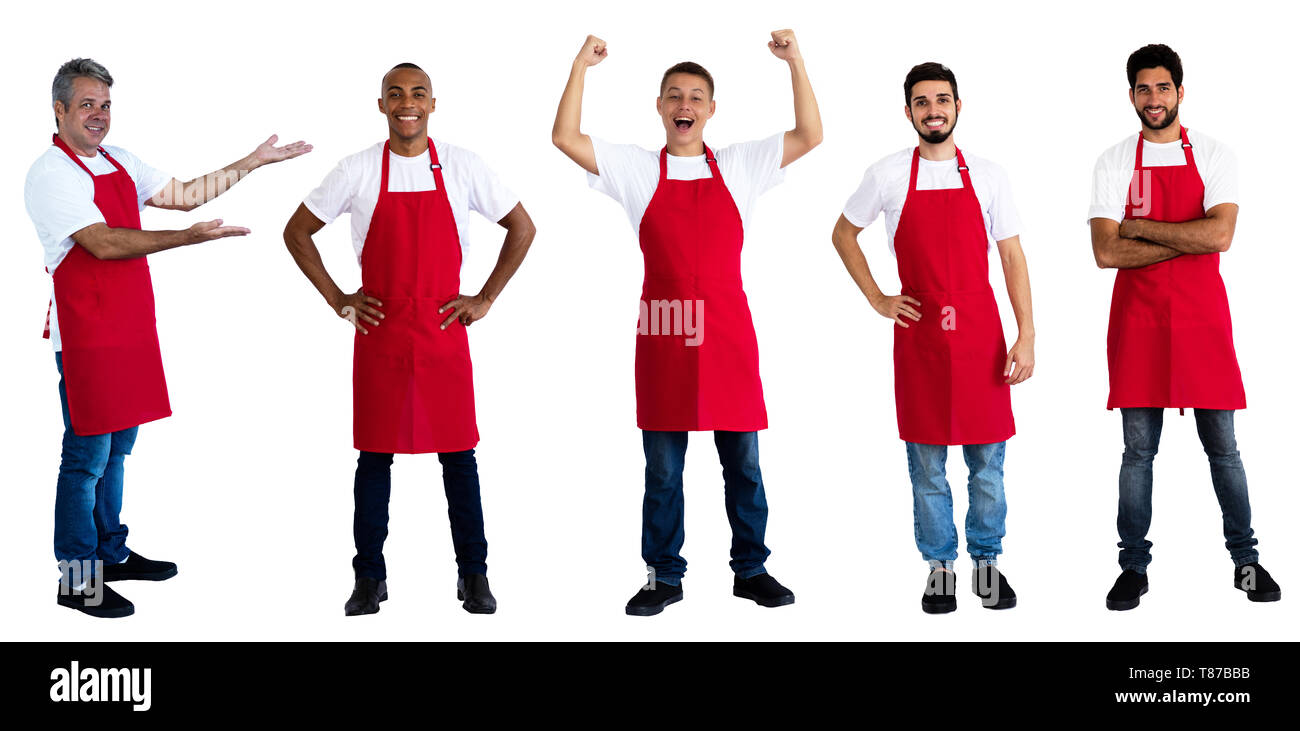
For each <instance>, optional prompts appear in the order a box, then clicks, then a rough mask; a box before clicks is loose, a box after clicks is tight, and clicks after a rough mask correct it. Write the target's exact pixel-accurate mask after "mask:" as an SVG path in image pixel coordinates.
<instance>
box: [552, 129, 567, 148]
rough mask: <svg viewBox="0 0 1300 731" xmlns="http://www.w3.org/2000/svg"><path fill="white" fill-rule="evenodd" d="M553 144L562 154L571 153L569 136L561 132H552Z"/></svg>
mask: <svg viewBox="0 0 1300 731" xmlns="http://www.w3.org/2000/svg"><path fill="white" fill-rule="evenodd" d="M551 144H552V145H555V146H556V147H557V148H558V149H559V150H560V151H561V152H563V153H565V154H568V152H569V136H568V135H566V134H564V133H563V132H561V131H559V130H555V131H553V132H551Z"/></svg>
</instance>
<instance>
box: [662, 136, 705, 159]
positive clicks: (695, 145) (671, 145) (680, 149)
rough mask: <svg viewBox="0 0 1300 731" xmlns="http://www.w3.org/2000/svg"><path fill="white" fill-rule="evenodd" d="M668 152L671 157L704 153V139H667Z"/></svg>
mask: <svg viewBox="0 0 1300 731" xmlns="http://www.w3.org/2000/svg"><path fill="white" fill-rule="evenodd" d="M667 146H668V154H669V155H672V156H673V157H694V156H696V155H703V154H704V140H696V141H695V142H676V141H674V140H668V145H667Z"/></svg>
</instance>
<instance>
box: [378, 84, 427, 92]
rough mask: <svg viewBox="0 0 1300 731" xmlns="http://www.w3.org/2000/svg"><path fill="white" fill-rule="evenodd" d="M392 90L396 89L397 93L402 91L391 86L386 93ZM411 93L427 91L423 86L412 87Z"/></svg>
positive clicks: (396, 86) (395, 85) (394, 85)
mask: <svg viewBox="0 0 1300 731" xmlns="http://www.w3.org/2000/svg"><path fill="white" fill-rule="evenodd" d="M393 89H396V90H398V91H401V90H402V87H400V86H398V85H397V84H393V85H392V86H389V87H388V89H387V91H392V90H393ZM411 91H428V89H426V88H425V87H424V86H423V85H421V86H412V87H411Z"/></svg>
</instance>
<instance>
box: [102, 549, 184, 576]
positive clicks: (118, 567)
mask: <svg viewBox="0 0 1300 731" xmlns="http://www.w3.org/2000/svg"><path fill="white" fill-rule="evenodd" d="M175 575H176V564H174V563H172V562H171V561H150V560H149V559H147V558H145V557H144V556H141V555H140V554H138V553H136V552H135V551H132V552H131V555H129V556H127V557H126V560H125V561H123V562H122V563H115V564H107V565H105V566H104V581H163V580H164V579H170V578H171V577H173V576H175Z"/></svg>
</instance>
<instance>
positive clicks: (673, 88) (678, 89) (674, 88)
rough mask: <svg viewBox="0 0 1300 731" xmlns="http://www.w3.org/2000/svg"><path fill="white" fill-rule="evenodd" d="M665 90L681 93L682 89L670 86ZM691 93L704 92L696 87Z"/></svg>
mask: <svg viewBox="0 0 1300 731" xmlns="http://www.w3.org/2000/svg"><path fill="white" fill-rule="evenodd" d="M667 90H668V91H681V90H682V87H680V86H670V87H668V89H667ZM691 91H704V90H703V89H701V88H700V87H698V86H697V87H695V88H694V89H691Z"/></svg>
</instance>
